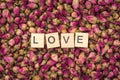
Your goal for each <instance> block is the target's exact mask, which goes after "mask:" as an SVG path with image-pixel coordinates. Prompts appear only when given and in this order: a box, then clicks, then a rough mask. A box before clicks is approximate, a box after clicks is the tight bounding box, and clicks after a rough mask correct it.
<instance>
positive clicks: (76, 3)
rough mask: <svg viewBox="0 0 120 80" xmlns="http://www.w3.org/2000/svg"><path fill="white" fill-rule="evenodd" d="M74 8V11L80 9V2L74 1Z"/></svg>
mask: <svg viewBox="0 0 120 80" xmlns="http://www.w3.org/2000/svg"><path fill="white" fill-rule="evenodd" d="M72 6H73V8H74V9H77V8H78V7H79V0H73V2H72Z"/></svg>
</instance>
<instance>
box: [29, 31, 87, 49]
mask: <svg viewBox="0 0 120 80" xmlns="http://www.w3.org/2000/svg"><path fill="white" fill-rule="evenodd" d="M44 38H45V40H46V45H47V48H55V47H60V45H61V48H74V47H88V33H78V32H77V33H75V34H74V33H61V37H60V38H59V35H58V32H55V33H49V34H43V33H32V34H31V47H33V48H44V43H45V40H44ZM59 40H60V41H59ZM60 43H61V44H60Z"/></svg>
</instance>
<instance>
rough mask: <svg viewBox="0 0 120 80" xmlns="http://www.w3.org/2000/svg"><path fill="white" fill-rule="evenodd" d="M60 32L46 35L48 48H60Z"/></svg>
mask: <svg viewBox="0 0 120 80" xmlns="http://www.w3.org/2000/svg"><path fill="white" fill-rule="evenodd" d="M59 42H60V41H59V35H58V32H55V33H49V34H46V43H47V48H55V47H60V43H59Z"/></svg>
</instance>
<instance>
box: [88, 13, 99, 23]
mask: <svg viewBox="0 0 120 80" xmlns="http://www.w3.org/2000/svg"><path fill="white" fill-rule="evenodd" d="M86 19H87V20H88V21H89V22H90V23H96V22H97V18H96V17H95V16H93V15H90V16H86Z"/></svg>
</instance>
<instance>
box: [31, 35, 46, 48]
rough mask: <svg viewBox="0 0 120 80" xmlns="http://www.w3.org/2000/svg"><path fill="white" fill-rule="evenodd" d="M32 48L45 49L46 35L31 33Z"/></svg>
mask: <svg viewBox="0 0 120 80" xmlns="http://www.w3.org/2000/svg"><path fill="white" fill-rule="evenodd" d="M31 47H33V48H44V34H43V33H42V34H41V33H31Z"/></svg>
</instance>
